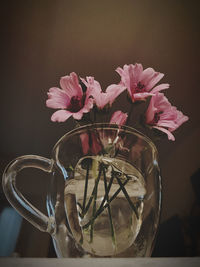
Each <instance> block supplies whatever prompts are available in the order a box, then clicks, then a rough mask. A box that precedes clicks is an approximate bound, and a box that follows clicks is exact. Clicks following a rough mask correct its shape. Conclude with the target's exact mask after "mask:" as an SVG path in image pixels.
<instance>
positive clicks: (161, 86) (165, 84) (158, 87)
mask: <svg viewBox="0 0 200 267" xmlns="http://www.w3.org/2000/svg"><path fill="white" fill-rule="evenodd" d="M168 88H169V84H168V83H162V84H160V85H157V86H156V87H154V88H153V89H152V90H151V93H157V92H159V91H161V90H164V89H168Z"/></svg>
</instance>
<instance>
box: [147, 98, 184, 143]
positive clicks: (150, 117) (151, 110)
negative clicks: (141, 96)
mask: <svg viewBox="0 0 200 267" xmlns="http://www.w3.org/2000/svg"><path fill="white" fill-rule="evenodd" d="M188 119H189V118H188V117H187V116H185V115H183V113H182V112H181V111H179V110H177V108H176V107H174V106H172V105H171V104H170V103H169V101H168V99H167V98H166V97H165V96H164V94H162V93H156V94H155V95H153V96H152V98H151V100H150V103H149V107H148V109H147V112H146V123H147V124H149V125H151V126H152V127H153V128H156V129H158V130H160V131H162V132H164V133H166V134H167V135H168V139H169V140H172V141H174V140H175V138H174V136H173V134H172V132H173V131H175V130H176V129H177V128H178V127H179V126H180V125H181V124H183V123H184V122H186V121H187V120H188Z"/></svg>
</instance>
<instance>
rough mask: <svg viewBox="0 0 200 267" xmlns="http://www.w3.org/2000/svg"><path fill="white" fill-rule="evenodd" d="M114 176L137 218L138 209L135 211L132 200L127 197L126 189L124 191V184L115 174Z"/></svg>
mask: <svg viewBox="0 0 200 267" xmlns="http://www.w3.org/2000/svg"><path fill="white" fill-rule="evenodd" d="M115 177H116V179H117V182H118V184H119V186H120V188H121V190H122V191H123V193H124V195H125V197H126V199H127V201H128V203H129V205H130V206H131V208H132V210H133V211H134V212H135V215H136V217H137V219H139V215H138V211H137V209H136V207H135V206H134V204H133V202H132V201H131V199H130V197H129V195H128V193H127V191H126V188H125V187H124V185H123V184H122V182H121V180H120V178H119V177H117V175H116V176H115Z"/></svg>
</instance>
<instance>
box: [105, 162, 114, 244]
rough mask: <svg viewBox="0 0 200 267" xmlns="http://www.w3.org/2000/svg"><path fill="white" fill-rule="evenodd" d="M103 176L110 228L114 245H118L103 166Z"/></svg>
mask: <svg viewBox="0 0 200 267" xmlns="http://www.w3.org/2000/svg"><path fill="white" fill-rule="evenodd" d="M103 178H104V188H105V196H106V200H107V202H108V216H109V220H110V230H111V236H112V242H113V244H114V246H116V239H115V231H114V226H113V221H112V213H111V208H110V203H109V193H108V187H107V180H106V173H105V168H104V167H103Z"/></svg>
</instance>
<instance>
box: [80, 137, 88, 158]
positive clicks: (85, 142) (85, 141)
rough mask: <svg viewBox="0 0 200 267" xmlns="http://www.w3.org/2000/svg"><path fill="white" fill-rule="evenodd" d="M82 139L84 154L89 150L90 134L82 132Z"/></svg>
mask: <svg viewBox="0 0 200 267" xmlns="http://www.w3.org/2000/svg"><path fill="white" fill-rule="evenodd" d="M80 139H81V143H82V150H83V154H84V155H85V154H87V153H88V151H89V136H88V134H87V133H83V134H80Z"/></svg>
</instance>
